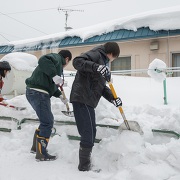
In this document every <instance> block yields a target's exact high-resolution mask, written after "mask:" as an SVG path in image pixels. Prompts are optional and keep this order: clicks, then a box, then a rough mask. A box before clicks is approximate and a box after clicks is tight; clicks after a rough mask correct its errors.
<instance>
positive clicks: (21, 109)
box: [0, 101, 26, 111]
mask: <svg viewBox="0 0 180 180" xmlns="http://www.w3.org/2000/svg"><path fill="white" fill-rule="evenodd" d="M0 105H1V106H5V107H10V108H13V109H15V110H16V111H23V110H26V107H17V106H13V105H9V104H7V103H5V102H3V101H2V102H0Z"/></svg>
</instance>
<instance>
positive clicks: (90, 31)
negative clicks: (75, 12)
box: [9, 6, 180, 47]
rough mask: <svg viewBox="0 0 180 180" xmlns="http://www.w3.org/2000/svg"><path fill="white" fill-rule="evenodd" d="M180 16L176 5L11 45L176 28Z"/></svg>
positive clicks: (179, 23) (178, 24)
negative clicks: (118, 31)
mask: <svg viewBox="0 0 180 180" xmlns="http://www.w3.org/2000/svg"><path fill="white" fill-rule="evenodd" d="M179 17H180V6H176V7H171V8H166V9H160V10H154V11H149V12H145V13H141V14H137V15H133V16H128V17H124V18H119V19H115V20H112V21H108V22H104V23H100V24H97V25H94V26H89V27H85V28H80V29H73V30H70V31H66V32H60V33H56V34H51V35H47V36H41V37H38V38H32V39H26V40H21V41H13V42H10V43H9V45H14V46H15V47H22V46H24V45H30V46H34V45H37V44H38V43H45V42H49V41H52V42H53V41H54V42H55V41H57V40H61V39H64V38H66V37H79V38H80V39H81V40H82V41H85V40H87V39H89V38H91V37H94V36H100V35H103V34H107V33H110V32H113V31H116V30H121V29H124V30H132V31H135V32H136V31H137V30H138V29H139V28H142V27H148V28H149V29H150V30H153V31H159V30H176V29H180V21H179Z"/></svg>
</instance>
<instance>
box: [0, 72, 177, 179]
mask: <svg viewBox="0 0 180 180" xmlns="http://www.w3.org/2000/svg"><path fill="white" fill-rule="evenodd" d="M73 78H74V77H66V81H67V82H68V85H67V87H64V90H65V93H66V95H67V97H69V93H70V90H71V84H72V82H73ZM179 81H180V78H179V77H177V78H170V77H168V78H167V95H168V96H167V101H168V105H164V104H163V84H162V83H158V82H156V81H154V80H153V79H152V78H149V77H146V78H145V77H144V78H142V77H128V76H115V75H113V85H114V87H115V90H116V91H117V94H118V96H120V97H121V98H122V100H123V109H124V112H125V115H126V117H127V119H128V120H133V121H137V122H138V123H139V124H140V126H141V127H142V129H143V131H144V135H140V134H138V133H136V132H131V131H123V132H122V133H121V134H120V133H119V132H118V130H113V129H106V128H100V127H98V128H97V138H101V139H102V141H101V142H100V143H99V144H95V146H94V149H93V153H92V162H93V164H94V168H101V169H102V171H101V172H100V173H95V172H79V171H78V170H77V165H78V148H79V142H78V141H72V140H68V138H67V136H66V134H71V135H78V133H77V129H76V127H75V126H59V125H56V124H55V127H56V129H57V133H59V134H61V137H60V136H58V135H56V136H54V137H52V138H51V140H50V143H49V146H48V151H49V153H51V154H55V153H56V154H57V155H58V159H57V160H56V161H53V162H36V161H35V155H34V154H31V153H30V148H31V145H32V138H33V133H34V130H35V128H36V127H37V126H38V124H37V123H34V122H31V123H24V124H23V125H22V129H21V130H16V123H15V122H14V121H5V120H4V121H3V120H0V127H7V128H10V127H11V128H12V129H13V130H12V132H11V133H5V132H0V152H1V153H0V180H24V179H26V180H32V179H33V180H39V179H43V180H65V179H66V180H70V179H74V180H79V179H86V180H92V179H98V180H105V179H111V180H119V179H123V180H144V179H146V180H165V179H168V180H179V179H180V140H178V139H177V138H174V137H168V136H164V135H163V136H162V135H159V134H157V133H156V134H153V133H152V131H151V130H152V129H159V128H164V129H170V130H175V131H177V132H179V133H180V96H179V94H178V92H180V85H179ZM7 98H8V97H7ZM7 102H8V103H9V104H13V105H16V106H26V107H27V110H25V111H22V112H19V111H15V110H12V109H10V108H6V107H2V106H1V107H0V114H1V116H11V117H14V118H17V119H22V118H24V117H28V118H36V115H35V113H34V111H33V109H32V108H31V107H30V105H29V104H28V102H27V100H26V98H25V95H21V96H17V97H15V98H12V99H10V100H7ZM70 109H71V110H72V106H71V104H70ZM52 110H53V113H54V117H55V120H70V121H74V119H73V118H69V117H65V116H64V115H63V114H62V113H61V110H66V107H65V106H64V105H63V104H62V103H61V101H60V100H59V99H56V98H52ZM96 115H97V123H103V124H111V125H120V124H121V123H122V122H123V121H122V118H121V115H120V113H119V111H118V109H117V108H115V107H114V106H113V105H112V104H110V103H109V102H107V101H106V100H105V99H103V98H101V100H100V103H99V105H98V107H97V108H96Z"/></svg>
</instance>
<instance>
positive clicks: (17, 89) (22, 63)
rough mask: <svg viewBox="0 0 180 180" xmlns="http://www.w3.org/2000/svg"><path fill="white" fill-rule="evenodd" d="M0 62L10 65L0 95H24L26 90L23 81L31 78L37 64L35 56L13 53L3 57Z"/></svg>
mask: <svg viewBox="0 0 180 180" xmlns="http://www.w3.org/2000/svg"><path fill="white" fill-rule="evenodd" d="M0 61H8V62H9V64H10V65H11V71H10V73H8V74H7V77H6V78H4V79H3V81H4V86H3V89H2V91H1V93H2V94H4V95H14V96H16V95H19V94H24V93H25V90H26V84H25V80H26V78H28V77H30V76H31V74H32V71H33V70H34V68H35V67H36V66H37V63H38V59H37V58H36V56H34V55H31V54H27V53H22V52H15V53H9V54H7V55H5V56H4V57H3V58H2V59H1V60H0Z"/></svg>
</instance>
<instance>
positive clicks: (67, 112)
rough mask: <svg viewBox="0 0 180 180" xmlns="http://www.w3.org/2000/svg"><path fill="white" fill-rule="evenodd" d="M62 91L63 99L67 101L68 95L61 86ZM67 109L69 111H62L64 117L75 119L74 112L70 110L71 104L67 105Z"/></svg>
mask: <svg viewBox="0 0 180 180" xmlns="http://www.w3.org/2000/svg"><path fill="white" fill-rule="evenodd" d="M59 87H60V89H61V93H62V95H63V98H64V99H66V95H65V93H64V90H63V87H62V86H59ZM66 108H67V111H61V112H62V113H63V114H64V115H66V116H69V117H74V112H73V111H70V108H69V104H68V103H67V104H66Z"/></svg>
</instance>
